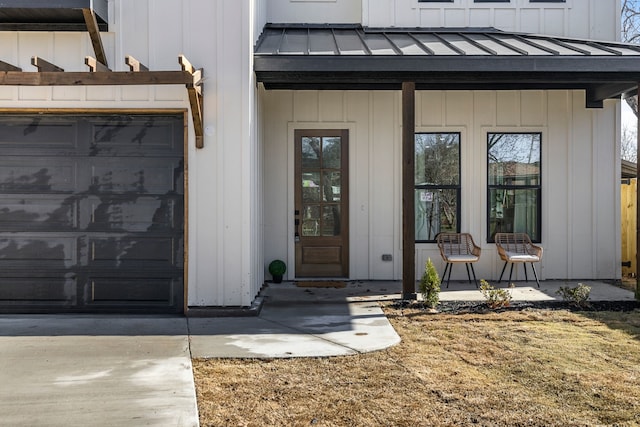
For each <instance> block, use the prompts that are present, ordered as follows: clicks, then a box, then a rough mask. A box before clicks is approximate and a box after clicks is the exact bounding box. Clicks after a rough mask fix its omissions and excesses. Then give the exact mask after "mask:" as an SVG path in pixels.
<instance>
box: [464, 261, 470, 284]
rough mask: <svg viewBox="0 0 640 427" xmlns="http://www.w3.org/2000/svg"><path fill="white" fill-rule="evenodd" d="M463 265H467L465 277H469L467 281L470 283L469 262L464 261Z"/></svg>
mask: <svg viewBox="0 0 640 427" xmlns="http://www.w3.org/2000/svg"><path fill="white" fill-rule="evenodd" d="M464 266H465V267H467V277H468V278H469V283H471V274H469V263H468V262H465V263H464Z"/></svg>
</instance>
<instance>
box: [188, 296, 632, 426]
mask: <svg viewBox="0 0 640 427" xmlns="http://www.w3.org/2000/svg"><path fill="white" fill-rule="evenodd" d="M384 309H385V312H386V313H387V316H388V317H389V320H390V321H391V322H392V324H393V326H394V328H395V329H396V331H397V332H398V334H399V335H400V336H401V337H402V342H401V343H400V344H399V345H397V346H395V347H392V348H389V349H387V350H384V351H380V352H375V353H369V354H362V355H358V356H347V357H332V358H309V359H285V360H282V359H274V360H254V359H251V360H233V359H226V360H225V359H211V360H194V376H195V381H196V391H197V396H198V409H199V411H200V423H201V425H202V426H226V425H233V426H298V425H299V426H307V425H313V426H450V425H461V426H464V425H478V426H601V425H611V426H613V425H615V426H636V425H640V387H639V386H638V384H640V311H639V310H636V311H634V312H627V313H620V312H583V313H574V312H569V311H554V310H529V311H507V312H500V313H496V312H489V313H484V314H482V313H478V314H427V313H425V312H424V311H422V310H418V309H407V308H405V309H400V308H394V306H392V305H387V306H385V307H384Z"/></svg>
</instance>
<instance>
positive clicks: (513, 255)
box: [506, 252, 540, 262]
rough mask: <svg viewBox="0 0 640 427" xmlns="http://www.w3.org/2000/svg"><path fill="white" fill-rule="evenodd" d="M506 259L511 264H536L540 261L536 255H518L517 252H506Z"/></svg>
mask: <svg viewBox="0 0 640 427" xmlns="http://www.w3.org/2000/svg"><path fill="white" fill-rule="evenodd" d="M506 255H507V258H508V259H509V261H511V262H538V261H540V257H537V256H536V255H529V254H519V253H517V252H507V253H506Z"/></svg>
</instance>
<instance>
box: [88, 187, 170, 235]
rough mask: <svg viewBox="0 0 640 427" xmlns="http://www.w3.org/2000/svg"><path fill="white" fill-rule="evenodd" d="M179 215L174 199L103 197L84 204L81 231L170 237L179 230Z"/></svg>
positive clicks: (162, 197)
mask: <svg viewBox="0 0 640 427" xmlns="http://www.w3.org/2000/svg"><path fill="white" fill-rule="evenodd" d="M178 209H180V210H179V211H178ZM181 212H182V203H179V200H177V197H175V196H173V197H172V196H122V195H105V196H102V197H97V196H90V197H88V198H87V199H85V200H83V202H82V203H81V213H80V216H81V218H82V220H81V223H82V224H83V227H85V228H88V229H90V230H92V231H129V232H144V231H150V232H151V231H153V232H169V233H170V232H172V231H173V230H174V229H176V227H180V225H178V224H176V221H175V220H176V217H177V218H181V217H182V214H181ZM178 229H179V228H178Z"/></svg>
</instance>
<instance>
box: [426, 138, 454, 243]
mask: <svg viewBox="0 0 640 427" xmlns="http://www.w3.org/2000/svg"><path fill="white" fill-rule="evenodd" d="M415 156H416V157H415V207H416V208H415V209H416V241H419V242H435V239H436V235H437V234H438V233H440V232H458V231H459V230H460V134H459V133H417V134H416V135H415Z"/></svg>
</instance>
